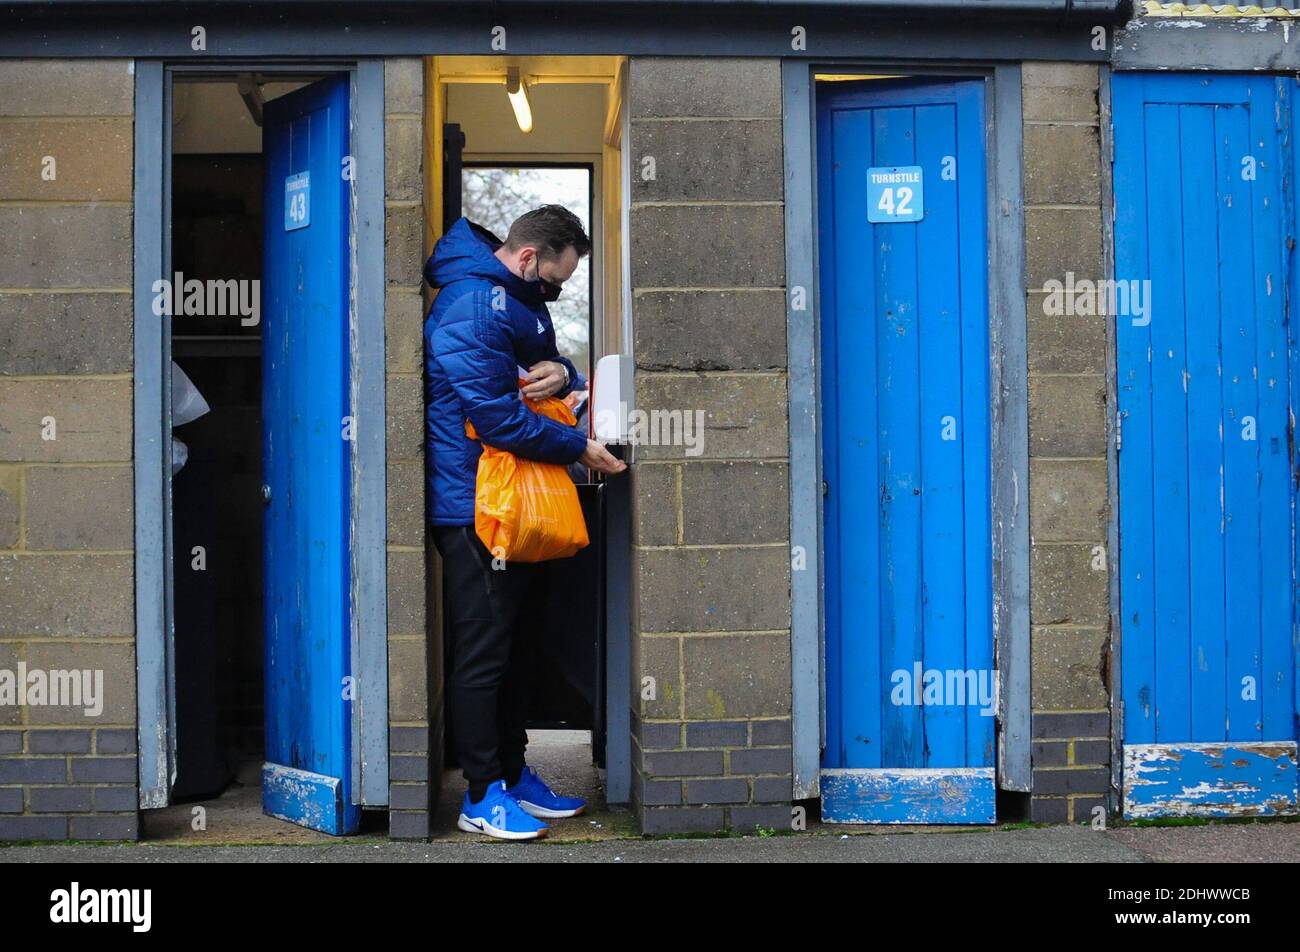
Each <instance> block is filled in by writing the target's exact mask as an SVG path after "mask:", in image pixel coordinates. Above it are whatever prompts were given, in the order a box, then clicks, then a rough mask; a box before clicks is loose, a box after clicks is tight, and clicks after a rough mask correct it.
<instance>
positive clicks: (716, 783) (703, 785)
mask: <svg viewBox="0 0 1300 952" xmlns="http://www.w3.org/2000/svg"><path fill="white" fill-rule="evenodd" d="M748 800H749V783H748V782H747V781H745V780H743V779H742V778H740V777H728V778H725V779H721V780H688V781H686V802H687V803H691V804H697V803H698V804H712V803H745V802H746V801H748Z"/></svg>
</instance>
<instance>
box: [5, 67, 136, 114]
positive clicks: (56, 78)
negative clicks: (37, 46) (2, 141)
mask: <svg viewBox="0 0 1300 952" xmlns="http://www.w3.org/2000/svg"><path fill="white" fill-rule="evenodd" d="M132 66H133V61H132V60H130V59H95V60H83V59H27V58H24V59H11V60H0V89H3V90H4V91H5V95H4V99H3V100H0V115H5V116H129V115H131V114H132V112H134V103H135V80H134V76H133V71H132Z"/></svg>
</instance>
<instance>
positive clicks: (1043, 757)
mask: <svg viewBox="0 0 1300 952" xmlns="http://www.w3.org/2000/svg"><path fill="white" fill-rule="evenodd" d="M1022 76H1023V88H1022V95H1023V102H1024V137H1025V157H1024V162H1025V169H1024V172H1025V179H1024V181H1025V230H1026V275H1025V287H1026V288H1027V289H1028V317H1029V327H1028V331H1029V355H1028V358H1029V457H1030V458H1029V502H1030V517H1029V531H1030V537H1031V544H1032V548H1031V553H1030V620H1031V624H1032V635H1031V639H1032V662H1031V663H1032V676H1033V703H1032V706H1033V720H1032V733H1033V741H1032V744H1033V748H1032V750H1033V753H1032V757H1033V792H1032V798H1031V801H1030V811H1031V817H1032V819H1034V820H1038V821H1042V822H1051V823H1064V822H1074V823H1085V822H1089V821H1091V820H1092V819H1093V816H1094V810H1095V808H1097V807H1099V806H1104V802H1105V796H1106V793H1107V790H1108V789H1109V786H1110V742H1109V740H1108V737H1109V734H1110V713H1109V711H1110V677H1109V670H1110V668H1109V657H1110V651H1109V645H1110V627H1109V605H1110V601H1109V578H1110V572H1109V563H1110V557H1109V553H1108V552H1107V551H1106V543H1107V526H1108V524H1109V519H1110V501H1109V488H1108V477H1107V464H1106V452H1107V440H1108V438H1109V437H1108V430H1107V426H1106V420H1107V416H1106V415H1107V412H1108V410H1107V405H1106V399H1107V398H1106V368H1107V365H1108V360H1109V357H1108V350H1107V343H1106V325H1105V318H1103V317H1082V316H1073V315H1063V316H1053V315H1051V314H1048V313H1046V309H1045V305H1046V303H1047V302H1046V298H1047V293H1046V292H1044V290H1043V288H1044V283H1045V282H1047V281H1051V280H1056V281H1061V282H1065V281H1066V280H1067V274H1068V273H1069V272H1073V273H1074V275H1075V280H1082V279H1084V278H1088V279H1090V280H1094V281H1096V280H1099V279H1102V278H1104V277H1106V274H1105V271H1104V258H1103V230H1102V173H1103V165H1102V155H1101V135H1100V132H1101V124H1100V118H1099V109H1098V101H1099V100H1098V83H1099V80H1100V71H1099V68H1098V67H1097V66H1095V65H1082V64H1061V63H1026V64H1024V67H1023V73H1022Z"/></svg>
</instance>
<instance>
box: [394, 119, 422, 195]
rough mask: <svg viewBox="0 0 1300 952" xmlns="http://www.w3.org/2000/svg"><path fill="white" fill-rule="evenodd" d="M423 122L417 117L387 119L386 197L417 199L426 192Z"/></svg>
mask: <svg viewBox="0 0 1300 952" xmlns="http://www.w3.org/2000/svg"><path fill="white" fill-rule="evenodd" d="M423 157H424V123H423V122H421V121H420V119H419V118H418V117H416V118H407V117H405V116H403V117H400V118H393V117H390V118H389V119H387V120H386V121H385V122H384V197H385V198H387V199H388V200H390V201H397V202H403V201H405V202H409V201H418V200H419V199H420V197H421V196H422V195H423V194H424V176H423V167H422V166H423V161H422V160H423Z"/></svg>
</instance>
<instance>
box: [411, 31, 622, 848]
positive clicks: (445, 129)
mask: <svg viewBox="0 0 1300 952" xmlns="http://www.w3.org/2000/svg"><path fill="white" fill-rule="evenodd" d="M625 69H626V60H625V58H623V57H618V56H535V57H528V56H524V57H481V56H439V57H430V58H428V59H426V61H425V90H426V103H427V107H426V108H427V113H426V142H427V152H426V157H425V158H426V161H425V166H424V167H425V174H426V176H427V178H426V189H425V194H426V196H427V197H428V205H427V208H428V210H429V211H428V214H427V215H426V224H427V229H426V235H425V238H426V242H425V254H426V257H427V255H428V254H429V253H430V252H431V250H432V248H433V245H434V244H435V243H436V241H437V239H438V238H439V237H440V236H441V235H442V233H443V232H444V231H446V230H447V229H448V228H449V227H450V226H451V225H452V224H453V223H454V222H455V221H456V220H458V219H459V218H460V217H462V216H464V217H466V218H468V219H470V220H471V221H473V222H475V223H477V224H479V225H482V226H483V227H485V228H486V229H487V230H488V231H490V232H492V233H493V234H494V235H496V236H497V237H498V238H504V237H505V234H506V231H507V230H508V228H509V226H510V223H511V222H512V221H513V220H514V219H515V218H517V217H518V216H519V215H521V214H523V213H524V212H526V211H528V210H530V209H532V208H535V207H537V206H538V205H541V204H548V203H556V204H561V205H564V206H565V207H566V208H568V209H569V210H570V211H572V212H573V213H574V214H576V215H577V216H578V217H579V218H580V219H581V220H582V221H583V223H584V226H585V227H586V231H587V233H588V234H589V235H590V237H591V239H592V251H591V254H590V255H589V256H588V257H586V258H584V259H583V260H582V262H581V263H580V265H579V268H578V270H577V271H576V272H575V273H574V275H573V277H572V278H570V279H569V280H568V281H567V282H565V286H564V294H563V296H562V297H561V298H559V299H558V300H557V301H555V302H553V303H551V304H549V305H548V309H549V311H550V314H551V318H552V322H553V324H554V325H555V331H556V338H557V345H558V348H559V350H560V352H561V353H562V354H563V355H564V356H566V357H568V358H569V359H571V360H572V361H573V363H574V365H575V366H576V367H577V368H578V370H579V371H580V372H581V373H582V374H583V376H584V377H585V378H586V380H587V381H588V384H590V382H591V381H592V377H593V374H594V371H595V367H596V363H597V361H598V360H599V359H600V358H601V357H602V356H605V355H608V354H618V353H628V352H629V351H630V333H629V328H630V310H631V309H630V289H629V281H628V279H627V261H626V249H625V248H624V243H623V238H622V236H623V235H624V234H625V233H626V214H627V209H626V207H625V201H626V195H627V193H628V186H627V182H626V178H625V176H626V174H627V171H626V168H625V161H624V155H623V151H622V143H623V136H624V128H625V123H626V117H625V116H624V112H623V101H624V84H625V76H624V73H625ZM426 294H427V295H428V297H427V299H426V305H428V304H431V303H432V299H433V292H431V291H429V290H428V289H426ZM427 313H428V308H427V306H426V314H427ZM581 419H582V418H581V417H580V421H581ZM580 425H581V424H580ZM571 474H572V475H573V477H574V480H575V482H576V483H577V485H578V494H579V499H580V501H581V503H582V506H583V511H584V514H585V515H586V517H587V523H588V529H589V535H590V536H591V540H592V542H591V545H589V546H588V547H587V548H586V549H584V550H582V551H581V552H579V553H578V555H576V556H575V557H573V558H572V559H567V560H561V561H559V562H555V563H546V566H545V571H544V572H542V573H539V579H538V583H537V585H536V587H535V588H534V590H533V592H532V597H531V598H530V600H529V609H528V610H527V611H526V612H525V614H526V615H527V616H528V617H529V619H530V621H529V624H530V625H531V626H533V627H534V628H535V631H533V632H531V633H530V637H529V641H530V642H531V644H532V650H531V663H530V670H531V671H532V672H533V673H534V674H533V677H532V678H531V684H530V688H531V694H530V705H529V710H530V717H529V724H528V735H529V748H528V759H529V762H530V763H532V764H534V765H535V766H537V767H538V769H539V771H540V772H541V773H542V774H543V776H546V777H548V778H549V777H555V778H556V786H557V787H558V786H563V787H564V789H565V791H566V792H572V793H575V794H577V795H579V796H582V797H584V798H586V799H587V801H588V803H589V804H590V809H591V810H597V809H603V808H604V807H606V806H609V805H621V804H625V803H627V802H629V800H630V796H629V790H628V787H629V785H630V771H629V761H628V757H629V752H630V740H629V730H628V716H629V711H628V707H629V705H628V694H627V677H626V676H625V675H624V674H623V672H625V671H626V646H625V643H624V642H625V639H624V637H623V636H622V633H621V631H618V632H613V633H611V632H610V630H609V626H608V625H607V622H606V619H607V618H608V617H618V604H619V600H620V599H622V598H624V597H625V583H624V582H623V581H622V579H623V578H624V577H625V572H624V571H622V569H623V566H625V564H626V558H627V554H626V551H625V550H626V544H627V543H626V535H625V531H624V529H625V527H624V526H622V524H621V523H622V521H623V517H624V512H625V506H624V503H623V501H622V499H621V498H620V497H619V496H618V493H620V492H624V491H625V490H624V489H623V487H617V484H616V483H604V482H601V481H599V480H597V479H595V478H593V476H592V474H590V473H588V472H587V471H586V470H585V469H581V468H579V467H576V466H575V467H573V468H571ZM611 503H612V504H613V505H612V506H611ZM430 564H431V565H432V566H433V568H432V569H431V571H432V572H433V573H434V578H435V579H440V577H441V566H440V563H439V561H438V558H437V554H436V550H433V549H432V547H430ZM611 568H612V571H611ZM434 604H435V605H436V606H438V609H437V612H436V617H435V621H434V637H435V638H437V639H438V641H439V643H440V649H439V650H443V651H445V647H443V646H445V645H446V638H445V637H444V636H443V632H442V628H441V624H442V623H441V618H442V613H441V592H438V593H437V597H436V598H435V601H434ZM615 627H616V628H617V627H618V626H617V625H616V626H615ZM444 670H446V665H445V664H444ZM610 685H616V686H617V687H616V688H615V689H614V690H611V688H610ZM430 692H431V696H433V697H436V698H439V699H442V698H445V697H446V694H445V692H444V691H443V685H442V684H441V683H437V684H433V685H431V686H430ZM442 711H443V728H444V737H445V742H444V749H445V751H446V758H445V765H446V767H447V769H448V771H450V772H449V773H447V774H446V775H445V777H444V779H443V783H442V784H441V800H442V802H441V803H440V806H439V811H438V813H439V822H440V823H441V822H442V821H444V820H446V819H447V818H448V817H450V818H451V820H452V821H453V822H454V818H455V816H456V811H457V809H458V804H459V802H460V796H461V794H462V792H463V790H464V785H463V783H462V782H461V777H460V774H459V770H458V769H456V767H455V757H454V751H453V749H452V747H453V745H452V744H451V741H450V738H451V733H450V731H451V721H450V711H449V710H448V709H447V708H446V707H445V704H443V705H442Z"/></svg>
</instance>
